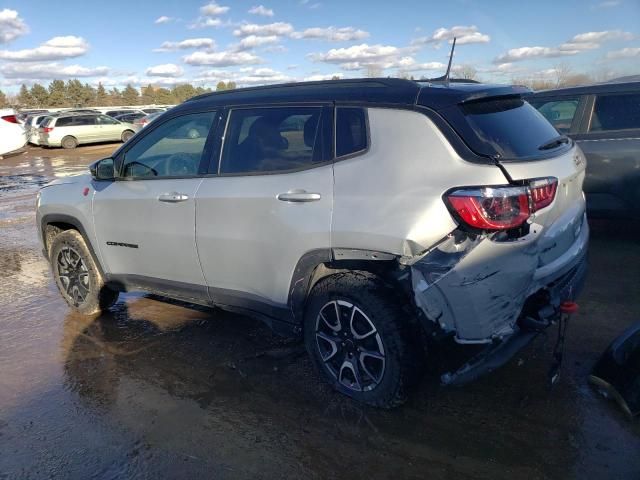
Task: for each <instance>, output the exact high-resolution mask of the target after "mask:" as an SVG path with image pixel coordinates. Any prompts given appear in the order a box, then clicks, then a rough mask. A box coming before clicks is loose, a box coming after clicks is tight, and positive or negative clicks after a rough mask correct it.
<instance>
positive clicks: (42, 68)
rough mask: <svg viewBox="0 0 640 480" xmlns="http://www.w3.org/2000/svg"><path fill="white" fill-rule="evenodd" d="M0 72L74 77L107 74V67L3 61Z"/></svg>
mask: <svg viewBox="0 0 640 480" xmlns="http://www.w3.org/2000/svg"><path fill="white" fill-rule="evenodd" d="M0 73H2V75H3V76H4V77H6V78H30V79H53V78H76V77H95V76H99V75H107V74H108V73H109V68H108V67H94V68H89V67H82V66H80V65H63V64H61V63H57V62H51V63H5V64H3V65H0Z"/></svg>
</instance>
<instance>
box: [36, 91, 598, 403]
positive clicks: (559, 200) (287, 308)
mask: <svg viewBox="0 0 640 480" xmlns="http://www.w3.org/2000/svg"><path fill="white" fill-rule="evenodd" d="M527 93H528V90H526V89H524V88H521V87H512V86H490V85H482V84H454V83H452V84H451V85H443V84H437V83H433V84H430V83H422V82H413V81H409V80H399V79H375V80H374V79H367V80H345V81H331V82H319V83H302V84H292V85H285V86H270V87H258V88H249V89H242V90H234V91H228V92H220V93H212V94H206V95H203V96H200V97H197V98H194V99H191V100H189V101H187V102H185V103H184V104H182V105H180V106H178V107H176V108H174V109H172V110H171V111H169V112H167V113H165V114H163V115H162V116H161V117H159V118H158V119H157V120H155V121H154V122H153V123H152V124H151V125H149V126H148V127H147V128H145V129H144V130H143V131H141V132H140V133H139V134H138V135H137V136H136V137H134V138H133V139H132V140H131V141H130V142H129V143H128V144H126V145H124V146H123V147H121V148H120V149H119V150H118V151H116V152H115V154H114V155H113V157H112V158H106V159H103V160H100V161H98V162H96V163H94V164H93V165H92V166H91V168H90V170H91V174H90V175H89V174H88V175H82V176H79V177H76V178H69V177H66V178H64V179H61V180H57V181H55V182H53V183H51V184H49V185H47V186H45V187H44V188H43V189H42V190H41V192H40V195H39V198H38V206H37V224H38V228H39V230H40V234H41V239H42V241H43V244H44V253H45V255H46V256H47V258H48V259H50V262H51V266H52V270H53V275H54V278H55V281H56V284H57V285H58V288H59V289H60V292H61V294H62V296H63V297H64V298H65V300H66V301H67V302H68V303H69V305H70V306H71V307H72V308H74V309H75V310H77V311H79V312H81V313H83V314H95V313H97V312H99V311H100V310H104V309H106V308H108V307H109V306H110V305H112V304H113V303H114V302H115V301H116V299H117V297H118V292H120V291H130V290H144V291H149V292H155V293H158V294H161V295H164V296H167V297H172V298H177V299H182V300H186V301H188V302H193V303H196V304H202V305H209V306H216V307H220V308H222V309H227V310H231V311H237V312H244V313H248V314H251V315H254V316H256V317H259V318H260V319H262V320H264V321H266V322H267V323H268V324H269V325H270V326H271V327H272V328H273V329H274V330H275V331H276V332H278V333H282V334H288V335H296V336H300V337H301V338H303V339H304V342H305V345H306V348H307V350H308V352H309V354H310V356H311V358H312V359H313V362H314V364H315V365H316V366H317V367H318V370H319V372H320V373H321V375H322V376H323V377H324V378H325V379H326V380H327V381H328V382H329V383H330V384H331V385H332V386H333V387H334V388H335V389H337V390H339V391H340V392H343V393H345V394H347V395H349V396H351V397H353V398H355V399H357V400H358V401H361V402H365V403H368V404H371V405H377V406H384V407H388V406H393V405H397V404H398V403H400V402H401V401H402V400H403V399H404V398H405V397H406V393H407V389H408V388H409V387H410V386H411V385H412V384H413V383H414V382H415V381H416V380H417V379H418V377H419V373H420V371H421V369H422V366H423V365H424V364H425V362H429V360H430V356H429V353H430V351H427V349H426V345H427V344H429V345H432V344H434V343H435V342H440V343H441V344H443V345H445V346H446V345H452V344H453V343H457V344H461V345H471V346H472V347H469V348H468V349H467V350H473V352H474V354H475V356H474V357H473V360H470V361H468V362H466V363H464V365H461V366H459V368H453V369H452V370H451V371H448V372H446V374H444V375H443V380H445V381H446V382H449V383H456V382H458V383H461V382H464V381H468V380H470V379H472V378H475V377H477V376H478V375H480V374H482V373H485V372H487V371H489V370H491V369H493V368H495V367H496V366H499V365H500V364H503V363H505V362H506V361H507V360H508V359H509V358H510V356H511V355H513V353H515V351H517V349H518V348H520V347H522V346H524V345H525V344H526V343H527V342H528V341H529V340H530V339H531V338H532V337H533V336H535V335H536V333H537V332H539V331H541V330H542V329H544V328H545V327H547V326H549V325H550V324H551V323H553V322H554V321H555V320H556V319H557V317H558V315H559V305H560V304H561V302H562V301H564V300H569V299H573V298H575V296H576V295H577V294H578V292H579V290H580V287H581V285H582V281H583V279H584V276H585V254H586V251H587V243H588V235H589V228H588V226H587V222H586V218H585V201H584V196H583V194H582V182H583V179H584V171H585V160H584V157H583V155H582V153H581V152H580V150H579V149H578V148H577V147H576V146H575V145H574V144H573V142H572V141H571V140H570V139H568V138H566V137H562V136H559V134H558V132H557V131H556V130H555V129H554V128H553V127H552V126H551V125H550V124H549V123H548V122H547V121H546V120H545V119H544V117H542V116H541V115H540V114H539V113H538V112H537V111H536V110H535V109H534V108H533V107H531V106H530V105H529V104H528V103H527V102H526V101H524V100H523V98H522V96H523V95H525V94H527ZM439 350H442V349H439ZM456 350H459V348H457V349H456ZM445 351H447V350H446V349H445ZM478 352H479V353H478Z"/></svg>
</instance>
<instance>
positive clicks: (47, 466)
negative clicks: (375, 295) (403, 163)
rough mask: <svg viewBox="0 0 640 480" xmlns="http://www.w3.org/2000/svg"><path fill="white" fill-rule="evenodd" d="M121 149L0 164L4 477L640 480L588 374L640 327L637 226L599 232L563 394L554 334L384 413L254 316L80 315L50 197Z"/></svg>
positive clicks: (139, 310)
mask: <svg viewBox="0 0 640 480" xmlns="http://www.w3.org/2000/svg"><path fill="white" fill-rule="evenodd" d="M115 147H116V146H114V145H103V146H94V147H84V148H81V149H77V150H75V151H72V152H68V151H62V150H44V149H39V148H32V149H30V150H29V151H28V152H27V153H26V154H24V155H21V156H18V157H13V158H8V159H4V160H0V272H1V274H2V282H0V479H4V478H11V479H13V478H53V477H56V478H81V479H86V478H134V477H136V478H196V477H207V478H251V479H256V478H285V477H286V478H350V479H359V478H363V479H364V478H367V479H368V478H394V479H397V478H429V479H439V478H486V479H500V478H510V479H511V478H527V479H536V478H561V479H566V478H608V479H612V478H625V479H632V478H634V479H637V478H640V454H639V452H640V420H636V421H635V422H630V421H629V420H628V419H627V418H625V417H624V415H623V414H622V413H621V411H619V409H618V408H617V407H616V406H615V405H614V404H612V403H610V402H607V401H605V400H603V399H602V398H600V397H599V396H598V395H597V394H596V393H595V392H594V391H593V390H592V389H591V388H590V387H589V385H588V384H587V383H586V376H587V374H588V372H589V370H590V368H591V366H592V365H593V363H594V362H595V361H596V359H597V358H598V356H599V354H600V353H601V352H602V351H603V350H604V349H605V347H606V346H607V344H608V343H609V342H610V341H611V340H612V339H613V338H614V337H616V336H617V335H618V334H619V333H620V332H621V331H622V330H623V329H624V328H625V327H626V326H628V325H629V324H631V323H632V322H634V321H640V291H639V289H638V286H639V285H640V242H639V241H638V238H640V237H638V233H637V232H636V233H635V234H633V235H631V234H630V230H629V227H628V225H617V224H594V227H595V228H594V231H593V234H592V243H591V251H590V260H589V263H590V276H589V280H588V282H587V287H586V291H585V292H584V293H583V295H582V298H581V300H580V305H581V310H580V313H579V314H578V315H577V316H575V318H574V320H573V323H572V324H571V325H570V329H569V338H568V346H567V361H566V363H565V370H564V371H563V376H562V380H561V383H560V384H559V385H558V386H557V388H555V389H554V390H553V391H551V392H549V391H547V390H546V389H545V387H544V381H545V376H546V369H547V367H548V364H549V361H550V352H551V348H552V346H553V342H554V340H555V330H554V331H553V332H551V331H550V332H549V335H548V336H547V337H546V338H545V337H539V338H538V339H537V340H536V341H535V342H534V343H533V344H532V345H531V346H530V347H528V348H527V349H526V350H525V351H524V352H522V353H521V354H520V355H518V356H517V357H516V359H514V360H513V361H512V362H511V363H510V364H509V365H507V366H506V367H504V368H503V369H501V370H500V371H498V372H496V373H494V374H493V375H491V376H488V377H485V378H483V379H481V380H479V381H478V382H476V383H474V384H472V385H468V386H465V387H461V388H445V387H441V386H439V385H438V383H437V380H436V378H435V377H434V376H429V375H427V376H426V377H425V378H424V380H423V381H422V384H421V387H420V388H419V390H418V391H417V392H415V394H414V395H413V397H412V398H411V400H410V402H409V403H408V404H407V405H406V406H404V407H402V408H400V409H397V410H394V411H378V410H372V409H368V408H362V407H360V406H358V405H356V404H354V403H353V402H351V401H350V400H348V399H345V398H343V397H342V396H340V395H338V394H335V393H333V392H332V391H331V390H330V389H329V388H328V387H326V386H324V385H322V384H320V383H319V382H318V379H317V378H316V375H315V374H314V373H313V371H312V370H311V367H310V363H309V362H308V360H307V359H306V357H305V356H304V355H302V354H300V350H299V348H298V347H297V346H296V345H292V344H291V343H289V342H287V341H284V340H282V339H279V338H276V337H274V336H273V335H272V334H271V333H270V332H269V330H268V329H267V328H266V327H265V326H263V325H262V324H261V323H260V322H258V321H256V320H252V319H250V318H246V317H242V316H237V315H232V314H227V313H222V312H218V311H207V310H204V309H194V308H188V307H186V306H183V305H178V304H175V303H167V302H165V301H163V300H162V299H159V298H155V297H150V296H145V295H140V294H127V295H123V296H121V300H120V301H119V303H118V304H117V305H116V307H115V308H114V309H113V311H112V312H111V313H110V314H108V315H105V316H103V317H100V318H89V319H87V318H83V317H79V316H76V315H74V314H72V313H70V311H69V309H68V308H67V307H66V305H65V304H64V302H63V300H62V298H61V297H60V296H59V294H58V292H57V290H56V288H55V286H54V284H53V281H52V279H51V276H50V274H49V270H48V264H47V262H46V261H45V260H44V258H43V257H42V256H41V254H40V246H39V244H38V240H37V238H36V230H35V225H34V219H35V214H34V202H35V192H36V190H37V187H38V186H39V185H41V184H43V183H45V182H47V181H49V180H50V179H52V178H55V177H60V176H64V175H69V174H73V173H77V172H80V171H83V170H85V169H86V165H87V164H88V163H90V161H92V160H94V159H97V158H101V157H106V156H108V155H109V154H110V153H111V151H112V150H113V149H114V148H115ZM638 230H639V231H640V229H638Z"/></svg>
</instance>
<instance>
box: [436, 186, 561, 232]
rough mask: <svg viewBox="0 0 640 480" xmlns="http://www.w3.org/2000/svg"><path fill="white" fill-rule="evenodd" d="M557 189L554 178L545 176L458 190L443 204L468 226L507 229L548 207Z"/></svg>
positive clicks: (520, 223)
mask: <svg viewBox="0 0 640 480" xmlns="http://www.w3.org/2000/svg"><path fill="white" fill-rule="evenodd" d="M557 189H558V179H557V178H553V177H549V178H542V179H537V180H531V181H530V182H529V184H528V185H523V186H507V187H480V188H462V189H460V190H454V191H453V192H451V193H449V194H448V195H447V196H446V201H447V202H448V203H449V205H450V206H451V207H452V208H453V210H455V212H456V213H457V214H458V217H459V218H460V219H461V220H462V221H464V222H465V223H466V224H467V225H469V226H470V227H473V228H477V229H480V230H509V229H512V228H517V227H519V226H521V225H522V224H523V223H524V222H526V221H527V220H528V219H529V217H530V216H531V214H532V213H534V212H536V211H538V210H541V209H543V208H545V207H548V206H549V205H551V203H552V202H553V199H554V198H555V196H556V191H557Z"/></svg>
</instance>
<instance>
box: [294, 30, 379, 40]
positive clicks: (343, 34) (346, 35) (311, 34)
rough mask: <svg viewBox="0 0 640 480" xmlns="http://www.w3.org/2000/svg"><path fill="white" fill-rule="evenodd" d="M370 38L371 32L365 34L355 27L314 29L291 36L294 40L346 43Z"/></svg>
mask: <svg viewBox="0 0 640 480" xmlns="http://www.w3.org/2000/svg"><path fill="white" fill-rule="evenodd" d="M368 36H369V32H365V31H364V30H360V29H356V28H354V27H342V28H336V27H327V28H320V27H313V28H307V29H306V30H303V31H302V32H294V33H292V34H291V37H292V38H297V39H300V38H306V39H320V40H327V41H330V42H346V41H350V40H362V39H363V38H367V37H368Z"/></svg>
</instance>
